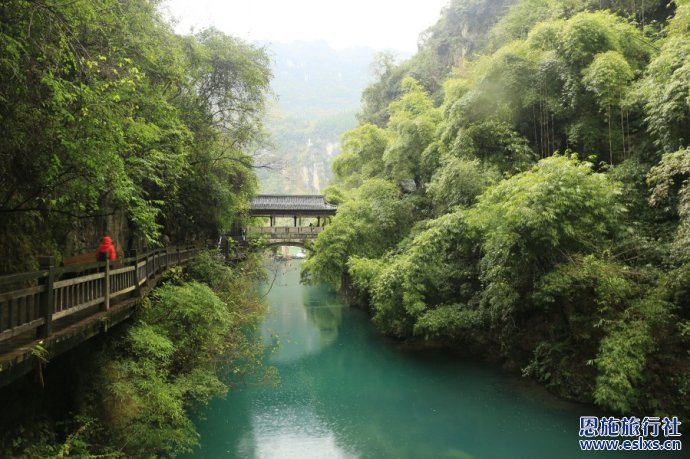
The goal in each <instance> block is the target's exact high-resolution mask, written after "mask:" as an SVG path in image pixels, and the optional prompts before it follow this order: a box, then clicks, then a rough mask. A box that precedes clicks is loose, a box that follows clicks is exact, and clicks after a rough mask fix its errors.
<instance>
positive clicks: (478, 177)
mask: <svg viewBox="0 0 690 459" xmlns="http://www.w3.org/2000/svg"><path fill="white" fill-rule="evenodd" d="M441 163H442V166H441V167H440V168H439V169H438V170H437V171H436V173H435V174H434V176H433V178H432V179H431V182H429V186H428V187H427V193H428V194H429V197H430V199H431V202H432V204H433V205H434V209H435V211H436V212H437V213H438V214H443V213H446V212H448V211H449V210H450V209H451V208H453V207H455V206H465V207H469V206H471V205H472V204H474V202H475V200H476V198H477V197H478V196H479V195H481V194H482V192H483V191H484V190H485V189H486V188H487V187H488V186H489V185H490V184H491V183H492V182H494V181H496V180H497V179H498V174H497V173H492V172H491V171H484V170H482V168H481V165H480V162H479V161H478V160H476V159H475V160H466V159H458V158H456V157H455V156H450V155H448V156H446V157H445V158H443V159H442V161H441Z"/></svg>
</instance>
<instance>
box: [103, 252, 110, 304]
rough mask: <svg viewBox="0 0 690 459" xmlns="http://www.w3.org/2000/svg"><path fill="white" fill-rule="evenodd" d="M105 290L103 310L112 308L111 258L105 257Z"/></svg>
mask: <svg viewBox="0 0 690 459" xmlns="http://www.w3.org/2000/svg"><path fill="white" fill-rule="evenodd" d="M103 284H104V285H105V292H103V307H102V310H103V311H107V310H108V309H110V259H109V258H107V257H106V259H105V277H104V278H103Z"/></svg>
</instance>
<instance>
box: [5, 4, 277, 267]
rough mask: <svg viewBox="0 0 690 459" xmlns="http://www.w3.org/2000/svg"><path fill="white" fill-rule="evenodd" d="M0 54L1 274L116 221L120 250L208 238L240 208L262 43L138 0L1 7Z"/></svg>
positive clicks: (264, 87) (264, 75)
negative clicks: (181, 29) (175, 22)
mask: <svg viewBox="0 0 690 459" xmlns="http://www.w3.org/2000/svg"><path fill="white" fill-rule="evenodd" d="M0 49H3V50H4V51H3V54H2V57H1V58H0V102H1V103H0V124H2V126H3V136H2V138H1V139H0V156H1V157H2V158H3V160H2V161H0V190H2V191H1V192H0V214H2V216H3V217H2V219H0V234H2V235H3V237H2V238H0V240H2V242H0V246H1V247H2V248H1V250H2V252H3V253H4V254H5V255H4V256H3V257H2V262H0V263H1V264H0V272H3V271H9V270H17V269H22V268H23V269H30V268H31V266H29V265H27V263H31V260H34V259H35V258H34V257H33V256H32V255H34V254H35V253H36V252H38V251H43V253H46V252H47V253H50V252H54V251H57V250H59V251H62V252H65V251H67V252H72V251H80V250H84V249H92V248H93V246H94V245H97V240H96V237H99V236H101V235H102V233H103V232H113V231H116V230H117V229H118V228H120V227H124V228H125V231H123V232H122V234H120V232H119V231H117V232H118V234H116V235H114V236H116V239H118V240H117V242H118V244H117V245H118V247H120V246H122V245H124V243H125V242H126V241H127V240H128V239H129V240H130V241H133V242H132V243H131V244H129V247H123V249H127V248H128V249H134V248H136V247H137V246H138V247H142V246H143V245H145V244H148V245H152V244H155V243H157V242H158V241H159V240H160V239H161V237H162V236H163V235H165V236H167V237H169V238H172V239H176V240H181V239H186V238H190V237H208V236H212V235H214V234H217V233H218V232H219V231H222V230H224V229H227V228H228V227H229V226H230V222H231V220H232V219H234V218H236V215H237V214H238V213H240V211H241V210H242V209H243V207H245V206H246V204H244V203H245V202H246V200H247V198H248V197H249V196H250V195H251V193H252V191H253V189H254V187H255V179H254V174H253V170H252V168H253V162H252V158H251V156H250V152H251V151H252V149H253V148H256V145H257V144H258V143H259V142H261V140H262V135H263V133H262V128H261V121H260V120H261V116H262V112H263V106H264V98H265V96H266V94H267V91H268V87H269V79H270V71H269V67H268V65H269V63H268V58H267V57H266V55H265V53H264V51H263V50H262V49H259V48H256V47H254V46H252V45H248V44H246V43H243V42H241V41H239V40H237V39H234V38H231V37H228V36H226V35H224V34H222V33H221V32H218V31H216V30H212V29H211V30H205V31H202V32H199V33H198V34H196V35H194V36H189V37H184V38H183V37H179V36H176V35H174V34H173V32H172V30H171V27H170V25H169V24H167V23H166V22H165V21H164V20H163V19H162V17H161V15H160V14H159V12H158V11H157V10H156V2H148V1H144V0H137V1H131V2H120V1H117V0H107V1H104V2H91V1H86V0H78V1H72V2H26V1H24V0H10V1H8V2H3V3H2V5H0ZM26 233H30V234H37V233H40V234H41V237H40V238H31V237H29V238H28V239H26V240H22V237H23V236H22V235H24V234H26ZM164 233H165V234H164ZM91 234H94V235H95V237H92V236H91ZM68 239H69V240H79V241H81V242H80V243H78V244H76V246H66V245H65V240H68Z"/></svg>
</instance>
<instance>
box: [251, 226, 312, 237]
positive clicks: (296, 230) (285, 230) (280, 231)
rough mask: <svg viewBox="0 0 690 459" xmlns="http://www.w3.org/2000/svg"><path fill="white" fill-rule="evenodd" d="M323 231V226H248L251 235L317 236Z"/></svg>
mask: <svg viewBox="0 0 690 459" xmlns="http://www.w3.org/2000/svg"><path fill="white" fill-rule="evenodd" d="M322 231H323V227H322V226H254V227H250V228H248V231H247V232H248V233H249V235H250V236H257V235H258V236H261V235H268V236H273V237H278V238H280V237H285V238H292V237H298V238H299V237H303V238H311V237H314V238H315V237H316V236H318V235H319V233H321V232H322Z"/></svg>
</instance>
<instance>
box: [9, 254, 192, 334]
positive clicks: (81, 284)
mask: <svg viewBox="0 0 690 459" xmlns="http://www.w3.org/2000/svg"><path fill="white" fill-rule="evenodd" d="M200 250H201V249H199V248H196V247H185V248H179V247H173V248H163V249H156V250H152V251H150V252H147V253H145V254H142V255H134V256H132V257H129V258H125V259H124V260H122V261H121V262H119V263H117V264H116V265H115V266H117V267H114V266H111V264H110V262H107V261H106V262H99V263H91V264H87V265H74V266H68V267H55V262H54V258H53V257H42V258H41V259H40V263H41V268H40V271H37V272H33V273H24V274H15V275H10V276H2V277H0V343H1V342H4V341H6V340H9V339H11V338H12V337H15V336H18V335H20V334H23V333H26V332H29V331H31V330H34V329H35V330H36V336H37V337H38V338H44V337H48V336H50V335H51V334H52V324H53V321H56V320H59V319H62V318H64V317H67V316H69V315H72V314H74V313H77V312H79V311H83V310H85V309H87V308H90V307H92V306H96V305H100V308H99V309H98V311H107V310H108V309H109V308H110V304H111V301H113V300H114V299H117V298H119V297H121V296H122V295H125V294H127V293H129V292H134V291H138V290H139V289H141V287H142V286H143V285H144V284H146V282H147V281H148V279H149V278H151V277H154V276H155V275H156V274H157V273H159V272H161V271H163V270H164V269H165V268H167V267H169V266H171V265H175V264H179V263H182V262H185V261H187V260H189V259H190V258H192V257H194V256H195V255H196V254H197V253H199V251H200ZM119 265H122V266H119ZM3 290H5V291H3ZM98 311H95V312H98Z"/></svg>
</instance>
